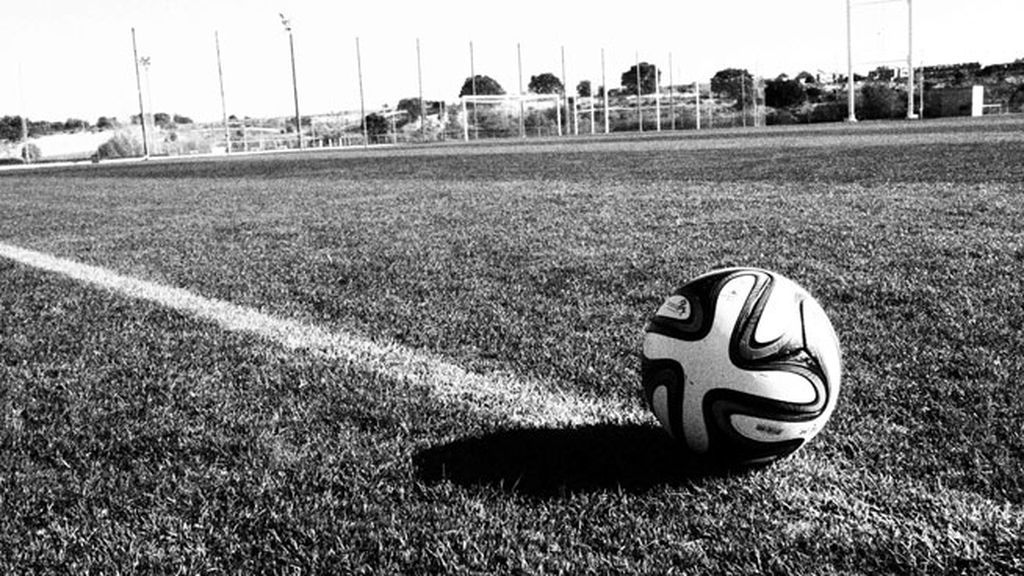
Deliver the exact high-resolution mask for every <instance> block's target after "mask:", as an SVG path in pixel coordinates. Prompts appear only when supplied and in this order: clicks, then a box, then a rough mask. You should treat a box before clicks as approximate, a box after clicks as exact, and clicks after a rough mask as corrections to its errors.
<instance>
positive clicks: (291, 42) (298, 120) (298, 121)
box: [278, 13, 302, 148]
mask: <svg viewBox="0 0 1024 576" xmlns="http://www.w3.org/2000/svg"><path fill="white" fill-rule="evenodd" d="M278 16H280V17H281V24H282V25H284V29H285V30H286V31H287V32H288V48H289V50H290V51H291V56H292V94H293V96H294V98H295V133H296V134H297V135H298V138H299V148H302V117H301V116H299V82H298V80H297V79H296V76H295V39H294V37H293V36H292V21H291V20H289V19H288V18H286V17H285V15H284V14H280V13H278Z"/></svg>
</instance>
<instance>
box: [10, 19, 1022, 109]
mask: <svg viewBox="0 0 1024 576" xmlns="http://www.w3.org/2000/svg"><path fill="white" fill-rule="evenodd" d="M277 4H278V3H272V2H269V1H268V0H257V1H255V2H240V1H236V0H233V1H230V2H221V3H216V4H212V3H202V2H198V1H196V0H186V1H184V2H172V1H169V0H153V1H147V2H134V3H133V2H130V1H129V0H106V1H104V2H101V3H95V2H94V3H90V6H82V5H80V3H75V2H71V1H70V0H50V1H48V2H41V3H32V4H30V3H17V4H16V5H14V6H11V7H10V8H9V9H8V10H7V12H8V17H7V18H5V19H4V20H3V21H2V22H0V53H2V54H7V55H8V57H6V58H3V59H2V60H0V74H2V77H3V78H5V79H6V81H5V82H4V83H3V85H4V87H5V88H3V89H0V116H2V115H10V116H26V117H28V118H29V119H31V120H34V121H40V120H47V121H58V120H64V119H67V118H78V119H83V120H86V121H88V122H90V123H95V122H96V120H97V119H98V118H99V117H100V116H107V117H117V118H118V119H119V120H121V121H127V120H130V118H131V116H133V115H136V114H138V92H137V89H136V78H135V68H134V61H133V54H132V38H131V30H132V28H135V31H136V35H137V39H138V50H139V51H138V54H139V57H140V58H143V57H145V58H150V61H151V66H150V67H149V70H148V75H147V74H146V72H145V70H142V71H141V73H142V79H141V82H142V85H143V86H142V88H143V91H144V92H145V100H146V102H145V107H146V110H147V113H149V112H165V113H168V114H180V115H183V116H188V117H190V118H192V119H194V120H195V121H197V122H209V121H217V120H219V119H220V118H221V102H220V92H219V83H218V74H217V55H216V49H215V43H214V33H215V31H216V32H217V33H218V35H219V38H220V51H221V61H222V64H223V77H224V90H225V99H226V102H227V114H228V115H235V116H238V117H244V116H249V117H286V116H289V115H291V114H293V112H294V109H293V100H292V84H291V82H292V76H291V68H290V66H291V65H290V59H289V49H288V33H287V32H286V31H285V30H284V27H283V26H282V24H281V21H280V17H279V16H278V13H279V12H284V13H285V14H286V15H287V16H288V18H289V19H290V20H291V24H292V26H293V30H294V32H293V33H294V42H295V57H296V68H297V70H296V72H297V77H298V91H299V100H300V106H301V113H302V115H303V116H312V115H320V114H330V113H335V112H341V111H352V110H358V109H359V108H360V98H359V91H360V89H359V75H358V72H357V62H356V38H359V45H360V52H361V56H362V69H363V75H362V76H363V78H362V79H363V88H364V92H365V102H366V105H365V107H366V112H367V113H370V112H372V111H376V110H379V109H381V108H382V105H384V104H387V105H389V106H391V107H394V105H395V104H396V103H397V102H398V100H400V99H401V98H409V97H418V96H419V85H418V70H417V43H419V44H420V48H421V50H420V53H421V59H420V61H421V63H422V78H423V98H424V99H425V100H443V101H446V102H452V101H455V100H457V99H458V91H459V89H460V88H461V86H462V83H463V82H464V81H465V79H466V78H468V77H469V76H470V43H472V46H473V60H474V66H473V68H474V70H473V71H474V72H475V73H476V74H478V75H486V76H491V77H492V78H494V79H495V80H497V81H498V82H499V83H500V84H501V85H502V87H503V88H504V89H505V91H506V92H507V93H509V94H514V93H518V92H519V76H518V62H517V45H518V46H520V47H521V50H522V84H523V88H524V89H525V87H526V85H527V84H528V82H529V79H530V77H531V76H534V75H538V74H541V73H545V72H550V73H553V74H555V75H556V76H558V77H559V78H560V79H562V80H563V81H564V82H565V85H566V87H567V89H568V90H569V91H573V90H574V89H575V87H576V84H577V83H578V82H580V81H581V80H590V81H591V83H592V85H593V86H595V87H597V86H600V85H605V86H606V87H607V88H609V89H613V88H616V87H618V85H619V81H620V78H621V75H622V73H623V72H625V71H626V70H628V69H629V68H630V67H631V66H633V65H634V64H635V62H636V61H637V60H640V61H645V62H650V63H652V64H655V65H656V66H658V68H659V69H660V70H661V72H662V81H663V84H665V85H667V84H668V83H669V80H670V78H671V80H672V83H674V84H677V85H678V84H683V83H688V82H693V81H694V80H699V81H701V82H707V81H708V80H709V79H710V77H711V76H712V75H714V73H715V72H716V71H718V70H721V69H725V68H746V69H748V70H749V71H750V72H751V73H753V74H755V75H759V76H763V77H765V78H774V77H776V76H778V75H779V74H788V75H789V76H791V77H792V76H795V75H796V74H798V73H799V72H801V71H808V72H810V73H812V74H816V73H826V74H830V73H840V74H845V73H846V2H845V0H829V1H828V2H821V1H820V0H784V1H781V2H775V3H772V4H771V5H768V6H766V5H763V4H764V3H758V2H753V1H745V2H736V3H733V4H732V5H730V6H729V7H722V6H707V5H699V4H696V3H694V4H692V5H684V6H680V5H677V4H668V3H657V2H656V3H652V4H648V5H646V6H645V7H644V8H642V10H641V11H637V10H636V9H632V8H630V9H622V10H618V11H608V10H605V9H603V8H593V7H590V6H589V5H584V8H583V9H580V8H578V7H576V6H567V5H557V6H547V5H545V4H543V3H541V2H538V1H536V0H526V1H525V2H522V3H519V4H517V5H516V6H508V7H505V8H504V12H498V13H497V15H495V14H493V13H492V14H491V15H485V14H484V10H483V9H481V8H479V6H478V5H477V6H473V5H471V4H469V3H465V2H458V1H449V2H443V3H434V4H430V5H426V6H425V5H420V4H413V3H409V2H404V1H403V2H400V3H398V4H395V5H393V6H390V7H388V10H387V12H386V13H382V12H381V11H380V10H379V9H375V8H373V7H371V6H368V5H359V6H351V7H342V6H338V5H336V4H333V3H327V2H319V1H313V0H306V1H300V2H294V3H292V4H291V5H290V6H287V7H284V6H279V5H277ZM913 11H914V30H913V34H914V38H913V53H914V58H913V64H914V66H915V67H918V66H920V65H925V66H929V65H944V64H945V65H948V64H960V63H966V62H979V63H981V64H982V65H986V64H1000V63H1004V62H1013V61H1014V60H1016V59H1018V58H1021V57H1022V56H1024V47H1021V46H1020V45H1019V43H1018V42H1017V41H1016V36H1015V30H1014V26H1015V22H1019V21H1020V17H1021V16H1024V6H1019V5H1017V4H1015V3H1011V2H1009V1H1008V0H982V1H980V2H975V3H972V4H971V5H967V3H964V2H955V1H954V0H932V1H930V2H927V3H925V2H920V1H918V2H915V3H914V5H913ZM906 12H907V10H906V3H905V2H902V1H896V2H891V3H883V4H871V5H858V4H857V3H856V2H855V4H854V7H853V26H854V38H853V42H854V61H855V66H854V69H855V71H856V72H858V73H862V74H863V73H865V72H866V71H868V70H872V69H874V68H877V67H878V66H880V65H888V66H890V67H893V68H899V67H900V66H901V65H900V64H899V62H898V61H899V60H903V61H905V60H906V50H907V47H906V44H907V29H906ZM494 21H497V22H496V23H495V22H494ZM351 22H357V23H359V24H349V25H346V23H351ZM951 38H952V39H953V41H951ZM563 49H564V52H565V69H566V74H565V76H566V78H562V63H561V62H562V59H561V53H562V50H563ZM602 49H603V50H604V54H605V61H606V65H605V69H604V71H605V73H606V76H605V81H604V82H602V79H601V72H602V70H601V51H602ZM670 54H671V58H672V65H671V67H670V66H669V62H668V60H669V55H670ZM147 84H148V86H149V88H150V89H149V90H147Z"/></svg>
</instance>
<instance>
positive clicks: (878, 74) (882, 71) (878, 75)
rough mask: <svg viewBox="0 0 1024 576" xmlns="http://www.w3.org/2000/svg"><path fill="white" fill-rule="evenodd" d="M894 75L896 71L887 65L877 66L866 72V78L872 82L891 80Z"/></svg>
mask: <svg viewBox="0 0 1024 576" xmlns="http://www.w3.org/2000/svg"><path fill="white" fill-rule="evenodd" d="M895 77H896V71H895V70H893V69H892V68H889V67H888V66H879V67H878V68H875V69H874V70H872V71H871V72H868V80H871V81H872V82H892V79H893V78H895Z"/></svg>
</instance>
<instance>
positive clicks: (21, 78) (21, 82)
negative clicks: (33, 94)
mask: <svg viewBox="0 0 1024 576" xmlns="http://www.w3.org/2000/svg"><path fill="white" fill-rule="evenodd" d="M18 96H19V100H20V101H19V104H20V105H21V106H20V107H21V145H22V150H24V146H25V144H26V143H27V142H28V111H27V110H26V109H25V108H26V107H25V75H24V73H23V72H22V68H21V62H19V63H18ZM22 153H23V154H27V152H24V151H23V152H22Z"/></svg>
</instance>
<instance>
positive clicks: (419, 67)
mask: <svg viewBox="0 0 1024 576" xmlns="http://www.w3.org/2000/svg"><path fill="white" fill-rule="evenodd" d="M416 78H417V79H418V82H419V87H420V135H421V136H425V135H426V133H427V109H426V103H425V102H423V64H422V63H421V61H420V39H419V38H417V39H416Z"/></svg>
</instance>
